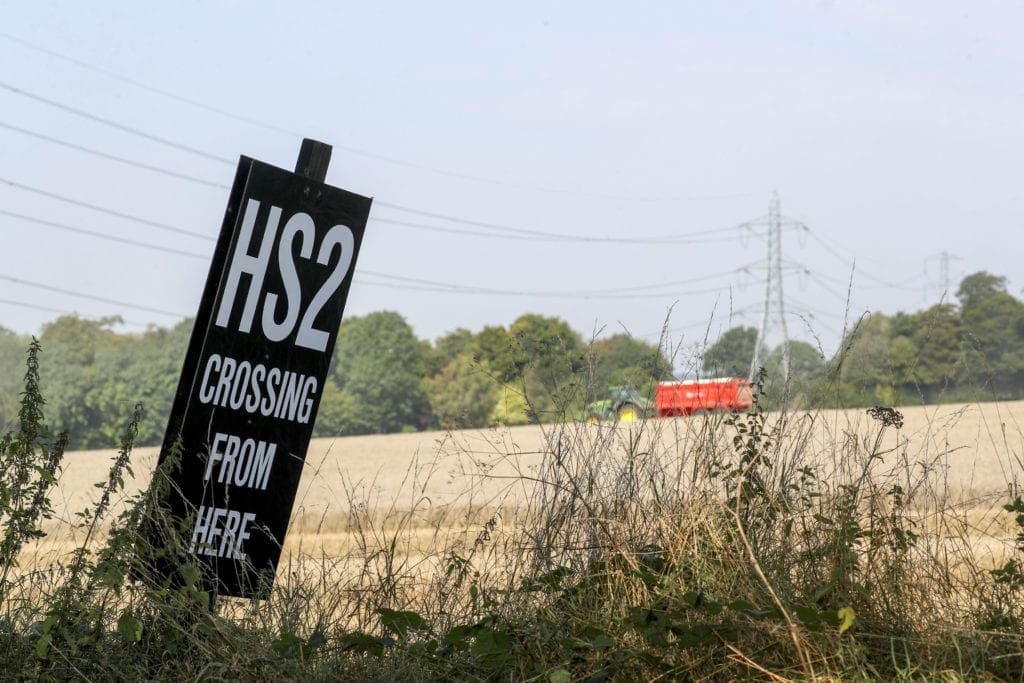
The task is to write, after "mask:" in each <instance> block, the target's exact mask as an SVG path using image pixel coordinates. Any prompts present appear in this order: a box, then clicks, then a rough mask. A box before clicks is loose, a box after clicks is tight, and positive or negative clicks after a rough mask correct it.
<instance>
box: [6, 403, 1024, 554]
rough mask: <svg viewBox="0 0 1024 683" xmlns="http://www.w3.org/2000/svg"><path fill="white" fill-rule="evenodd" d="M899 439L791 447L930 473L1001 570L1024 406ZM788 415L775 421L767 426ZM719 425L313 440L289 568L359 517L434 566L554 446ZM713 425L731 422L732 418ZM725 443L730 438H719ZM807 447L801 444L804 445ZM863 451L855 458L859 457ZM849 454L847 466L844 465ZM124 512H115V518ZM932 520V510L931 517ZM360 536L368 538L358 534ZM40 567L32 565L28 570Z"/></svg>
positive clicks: (910, 413)
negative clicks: (429, 557) (398, 534)
mask: <svg viewBox="0 0 1024 683" xmlns="http://www.w3.org/2000/svg"><path fill="white" fill-rule="evenodd" d="M900 410H901V412H902V414H903V416H904V424H903V427H902V428H901V429H898V430H897V429H887V430H885V432H884V434H883V437H882V441H881V442H880V444H877V445H876V444H875V443H873V442H871V443H868V442H867V436H866V435H869V434H873V433H874V432H875V431H877V429H875V426H877V423H874V424H873V421H872V419H871V418H870V417H869V416H868V415H867V414H866V412H865V411H864V410H845V411H817V412H814V413H796V414H792V415H788V416H786V420H787V423H788V424H787V425H786V426H785V428H784V429H783V430H782V431H783V433H784V434H785V435H786V436H785V438H784V441H786V440H788V441H789V442H790V443H789V444H787V445H786V446H785V447H786V448H788V449H789V450H790V451H792V450H793V449H795V448H802V449H803V451H804V452H805V453H808V454H813V457H814V458H816V459H818V460H819V464H821V465H822V466H823V467H824V468H825V471H826V472H828V471H829V469H830V468H837V467H839V468H841V467H843V466H844V462H843V460H844V458H848V456H849V455H850V453H851V452H855V451H856V449H860V450H861V451H862V452H866V451H868V450H870V449H872V448H876V449H877V450H878V451H879V452H883V453H885V456H884V465H885V466H887V467H891V468H892V469H893V470H894V471H906V472H908V473H914V474H916V475H922V474H925V473H926V472H927V473H930V475H931V476H932V477H933V478H937V480H939V481H944V482H945V486H946V493H947V494H948V500H947V501H946V502H947V503H950V504H952V503H956V504H957V506H958V508H960V509H961V510H963V511H965V513H966V514H968V516H969V519H967V520H965V521H966V524H968V525H969V527H970V528H969V532H970V533H971V535H972V536H973V537H975V538H976V539H977V542H978V544H979V548H982V549H984V548H986V547H987V551H988V552H989V553H992V554H993V555H994V556H993V557H991V558H990V561H991V562H993V563H994V562H995V561H996V559H997V558H996V557H995V556H1000V557H1001V554H1002V550H1003V548H1004V544H1003V543H1002V542H1001V541H1003V540H1005V539H1006V538H1008V537H1010V536H1012V535H1013V534H1012V532H1011V531H1010V528H1009V526H1008V519H1009V515H1007V514H1006V513H1005V512H1003V511H1002V509H1001V507H1000V506H1001V505H1002V503H1004V502H1005V501H1006V500H1007V496H1008V483H1011V482H1014V481H1016V482H1020V483H1024V471H1022V466H1021V458H1022V457H1024V455H1022V454H1024V401H1018V402H1010V403H982V404H964V405H935V406H923V407H910V408H902V409H900ZM778 418H779V416H777V415H769V416H768V423H769V425H771V424H773V423H775V422H777V420H778ZM706 419H708V418H704V417H696V418H670V419H660V420H650V421H647V422H644V423H635V424H632V425H628V424H621V425H615V424H612V423H605V424H601V425H578V424H569V425H542V426H534V425H530V426H524V427H499V428H492V429H482V430H465V431H450V432H418V433H412V434H386V435H372V436H353V437H341V438H334V439H315V440H314V441H313V442H312V443H311V445H310V449H309V453H308V455H307V458H306V465H305V469H304V474H303V477H302V481H301V484H300V487H299V493H298V496H297V498H296V504H295V508H294V510H293V520H292V524H291V527H290V529H289V534H288V539H287V541H286V544H285V555H286V556H287V555H288V554H289V553H295V552H298V551H299V550H300V549H301V551H302V554H310V555H315V556H319V555H321V553H326V554H327V555H332V554H337V555H342V554H345V553H348V552H350V551H351V550H353V548H354V547H355V545H356V539H355V537H354V535H355V534H357V533H358V532H359V530H358V529H357V528H355V527H354V525H353V516H354V515H356V516H359V517H361V518H364V519H370V520H376V527H375V529H376V531H378V532H381V531H388V530H394V529H396V528H398V527H401V529H402V531H403V533H404V534H405V535H406V539H405V541H406V545H405V546H403V547H404V548H405V549H406V551H407V552H409V553H410V554H415V555H420V554H428V553H430V552H431V551H432V550H436V549H438V546H443V545H445V544H447V543H451V542H452V540H453V539H457V538H459V537H463V538H465V537H466V536H467V534H472V533H473V530H474V529H478V528H479V525H480V524H482V523H483V522H485V521H486V520H487V519H489V518H490V517H491V516H492V515H493V514H494V512H495V511H499V510H502V511H505V515H504V516H503V519H504V520H505V521H506V522H507V523H508V522H511V521H512V519H513V518H514V513H515V511H516V510H519V509H521V508H522V507H523V506H524V504H525V502H526V501H527V499H528V497H529V495H530V494H531V492H532V490H533V488H534V484H535V482H534V481H533V479H534V478H535V477H537V476H538V472H539V469H540V467H541V462H542V460H543V457H544V454H545V453H547V452H550V451H551V450H552V448H551V444H552V442H555V443H557V442H559V441H560V442H561V443H562V445H563V447H565V448H570V449H572V448H575V449H577V450H579V451H581V452H590V451H591V450H592V449H593V448H594V447H595V444H596V442H610V443H602V444H601V445H602V446H603V447H609V446H610V449H611V450H612V451H613V452H614V451H616V450H617V451H619V452H625V451H626V450H627V449H628V448H632V449H633V450H637V449H636V445H637V444H635V443H632V442H633V441H634V440H637V439H639V441H640V443H639V450H640V451H646V452H652V453H673V454H677V453H678V454H680V455H682V457H683V458H684V459H685V453H686V449H687V448H688V447H689V445H691V444H695V443H699V442H700V441H701V439H700V438H699V437H698V434H697V432H698V431H700V430H701V429H702V428H703V427H704V426H705V424H706V423H705V420H706ZM710 419H711V420H721V419H722V418H721V416H718V417H712V418H710ZM718 431H720V432H721V431H723V430H718ZM793 442H799V443H793ZM851 449H854V451H851ZM840 450H841V451H842V453H840ZM114 455H115V453H114V450H113V449H111V450H110V451H78V452H70V453H68V454H67V455H66V457H65V460H64V470H63V473H62V474H61V477H60V480H59V483H58V486H57V487H56V489H55V490H54V491H53V493H52V495H51V499H52V501H53V503H54V507H55V509H56V512H57V516H56V519H57V520H62V521H61V522H58V523H54V522H51V523H49V524H47V525H46V530H47V532H48V536H47V537H46V538H45V539H42V540H40V541H38V542H36V543H35V544H32V545H30V546H29V548H27V549H26V555H27V557H26V558H25V559H26V560H28V562H25V563H23V568H27V566H29V565H31V564H36V562H37V561H41V562H42V563H44V564H45V563H47V562H50V561H53V560H55V559H57V558H59V557H62V556H66V553H69V552H70V551H71V550H73V548H74V547H75V544H76V543H77V542H79V541H81V539H82V537H83V536H84V533H83V532H81V531H79V530H76V529H74V528H73V524H72V522H73V520H74V514H75V513H76V512H78V511H81V510H83V509H84V508H86V507H87V506H91V505H92V504H93V502H94V500H95V498H96V496H97V492H96V489H95V488H94V487H93V484H95V483H97V482H100V481H103V480H104V479H105V478H106V474H107V469H108V467H109V466H110V463H111V460H112V458H113V457H114ZM156 457H157V449H156V448H139V449H136V450H135V451H134V453H133V455H132V468H133V470H134V472H135V477H134V478H133V479H132V480H131V482H130V483H129V484H128V485H127V487H126V491H125V494H126V496H127V495H131V494H133V493H136V492H138V490H139V489H140V488H141V487H142V486H143V485H145V484H146V483H147V482H148V480H149V475H150V474H151V473H152V471H153V468H154V466H155V463H156ZM114 511H115V513H116V511H117V506H116V505H115V507H114ZM922 512H923V511H922ZM356 526H358V525H356ZM30 558H31V559H30Z"/></svg>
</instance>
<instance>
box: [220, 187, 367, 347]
mask: <svg viewBox="0 0 1024 683" xmlns="http://www.w3.org/2000/svg"><path fill="white" fill-rule="evenodd" d="M259 208H260V202H258V201H257V200H255V199H250V200H249V202H248V203H247V204H246V207H245V215H244V216H243V217H242V228H241V230H240V232H239V235H238V240H237V242H236V243H235V253H234V254H233V256H232V259H231V265H230V267H229V268H228V273H227V281H226V284H225V286H224V296H223V298H222V299H221V302H220V307H219V308H218V309H217V320H216V324H217V326H218V327H227V326H228V323H229V321H230V320H231V312H232V310H233V309H234V306H235V300H236V299H237V297H238V288H239V285H240V283H241V280H242V275H248V276H249V289H248V291H247V292H246V294H245V304H244V306H243V308H242V318H241V320H240V322H239V325H238V330H239V331H240V332H244V333H246V334H248V333H250V332H251V331H252V323H253V318H255V317H256V309H257V307H258V306H259V302H260V299H261V298H262V299H263V312H262V315H261V318H260V323H261V328H262V330H263V335H264V336H265V337H266V338H267V339H269V340H270V341H272V342H279V341H282V340H284V339H286V338H288V336H289V335H291V333H292V332H293V331H294V330H295V326H296V324H298V333H297V334H296V336H295V345H296V346H301V347H303V348H307V349H312V350H314V351H321V352H322V351H326V350H327V340H328V339H329V337H330V335H329V334H328V333H327V332H326V331H324V330H319V329H316V328H315V327H313V324H314V322H316V318H317V316H318V315H319V314H320V311H321V309H323V307H324V304H326V303H327V301H328V300H329V299H330V298H331V296H333V295H334V293H335V292H336V291H338V288H339V287H341V284H342V282H343V281H344V280H345V276H346V275H347V274H348V271H349V268H350V267H351V266H352V257H353V256H354V251H355V238H354V237H353V235H352V230H351V229H349V228H348V227H347V226H345V225H335V226H334V227H332V228H331V229H330V230H328V231H327V233H326V234H325V235H324V238H323V240H322V241H321V242H320V246H319V249H318V250H317V255H316V262H317V263H318V264H320V265H322V266H326V265H328V264H329V263H330V261H331V257H332V255H333V254H334V251H335V250H336V249H340V250H341V254H340V256H339V257H338V262H337V263H336V264H335V265H334V270H332V271H331V273H330V275H328V277H327V279H326V280H325V281H324V282H323V284H322V285H321V286H320V288H319V289H318V290H317V291H316V293H315V294H314V295H313V297H312V298H311V299H310V300H309V302H308V304H307V303H306V302H305V301H304V293H303V292H302V286H301V283H300V282H299V276H298V273H297V272H296V270H295V251H294V248H295V245H296V242H298V253H299V256H300V257H301V258H303V259H306V260H307V261H308V260H309V259H310V258H311V257H312V256H313V246H314V245H313V242H314V241H315V240H316V224H315V223H314V222H313V218H312V217H311V216H310V215H309V214H307V213H302V212H298V213H295V214H293V215H292V216H291V217H290V218H289V219H288V221H287V222H286V223H285V225H284V229H283V230H282V231H281V239H280V241H277V230H278V227H279V226H280V224H281V209H280V207H277V206H271V207H270V213H269V215H268V216H267V225H266V228H265V229H264V230H263V241H262V242H260V245H259V251H258V252H257V254H256V255H255V256H251V255H250V254H249V246H250V243H251V241H252V233H253V228H254V226H255V225H256V215H257V213H258V212H259ZM275 242H276V243H277V267H278V271H279V273H280V275H281V282H282V283H283V286H284V292H283V296H284V304H285V305H284V315H283V316H282V317H281V318H280V319H278V317H277V313H278V311H277V309H278V299H279V298H281V296H282V293H279V292H264V291H263V281H264V279H265V278H266V275H267V269H268V268H269V266H270V261H271V256H272V254H273V251H274V244H275Z"/></svg>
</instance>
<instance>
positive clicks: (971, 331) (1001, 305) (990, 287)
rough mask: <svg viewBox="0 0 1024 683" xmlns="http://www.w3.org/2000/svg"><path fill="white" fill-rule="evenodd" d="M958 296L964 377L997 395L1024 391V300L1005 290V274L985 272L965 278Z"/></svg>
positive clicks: (1010, 394)
mask: <svg viewBox="0 0 1024 683" xmlns="http://www.w3.org/2000/svg"><path fill="white" fill-rule="evenodd" d="M957 298H959V299H960V304H961V305H960V319H961V322H962V324H963V339H964V363H963V365H962V369H963V371H964V375H963V376H964V379H965V381H967V382H969V383H972V384H974V385H976V386H978V385H980V387H984V388H985V389H986V390H990V391H991V392H992V393H993V394H994V396H995V397H996V398H1018V397H1020V396H1022V395H1024V389H1022V386H1024V303H1021V302H1020V301H1018V300H1017V299H1016V298H1014V297H1013V296H1012V295H1011V294H1009V293H1008V292H1007V291H1006V278H1002V277H996V276H994V275H990V274H989V273H986V272H979V273H974V274H973V275H969V276H967V277H966V278H964V280H963V282H962V283H961V284H960V288H959V289H958V290H957Z"/></svg>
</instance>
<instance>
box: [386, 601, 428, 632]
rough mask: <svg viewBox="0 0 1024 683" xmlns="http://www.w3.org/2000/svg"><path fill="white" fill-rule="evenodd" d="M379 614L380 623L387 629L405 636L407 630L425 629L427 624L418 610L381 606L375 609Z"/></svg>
mask: <svg viewBox="0 0 1024 683" xmlns="http://www.w3.org/2000/svg"><path fill="white" fill-rule="evenodd" d="M377 614H379V615H380V623H381V625H383V626H384V628H385V629H386V630H388V631H391V632H392V633H394V634H395V635H398V636H405V635H406V633H408V632H409V631H427V630H429V626H428V625H427V620H426V619H424V618H423V617H421V616H420V615H419V613H418V612H410V611H399V610H393V609H388V608H386V607H381V608H379V609H378V610H377Z"/></svg>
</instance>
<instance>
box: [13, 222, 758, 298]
mask: <svg viewBox="0 0 1024 683" xmlns="http://www.w3.org/2000/svg"><path fill="white" fill-rule="evenodd" d="M0 215H3V216H8V217H11V218H15V219H18V220H23V221H28V222H32V223H36V224H39V225H46V226H49V227H53V228H57V229H61V230H66V231H69V232H73V233H77V234H82V235H85V236H87V237H92V238H95V239H102V240H107V241H112V242H118V243H123V244H129V245H131V246H136V247H141V248H145V249H151V250H153V251H159V252H162V253H167V254H174V255H179V256H187V257H189V258H195V259H200V260H208V259H209V255H207V254H200V253H198V252H191V251H185V250H182V249H175V248H173V247H165V246H163V245H159V244H152V243H149V242H141V241H138V240H133V239H128V238H123V237H118V236H116V235H110V234H107V233H102V232H98V231H95V230H88V229H85V228H80V227H77V226H73V225H68V224H66V223H59V222H56V221H50V220H46V219H43V218H38V217H36V216H29V215H26V214H22V213H16V212H13V211H7V210H5V209H0ZM756 265H757V263H756V262H753V263H749V264H746V265H743V266H740V267H738V268H734V269H732V270H728V271H721V272H718V273H711V274H709V275H702V276H697V277H693V278H688V279H685V280H674V281H670V282H662V283H657V284H648V285H635V286H630V287H617V288H610V289H597V290H576V291H567V292H546V293H535V292H531V293H529V294H531V295H532V294H545V295H549V296H556V295H558V296H570V297H599V296H601V295H605V294H614V295H618V294H625V293H628V292H642V291H650V290H657V289H666V288H669V287H678V286H681V285H687V284H693V283H695V282H706V281H708V280H714V279H716V278H720V277H725V276H729V275H734V274H736V273H742V272H749V270H750V268H752V267H754V266H756ZM361 273H362V274H364V275H370V276H373V277H378V278H384V279H391V280H396V281H398V282H402V283H408V284H414V285H420V286H425V287H430V288H431V289H430V290H429V291H464V292H467V293H499V292H507V293H510V294H513V293H514V294H519V292H510V291H509V290H498V289H490V288H481V287H473V286H468V285H459V284H455V283H448V282H437V281H434V280H423V279H419V278H410V277H406V276H400V275H392V274H390V273H383V272H379V271H373V270H361ZM663 294H668V293H651V296H662V295H663Z"/></svg>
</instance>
